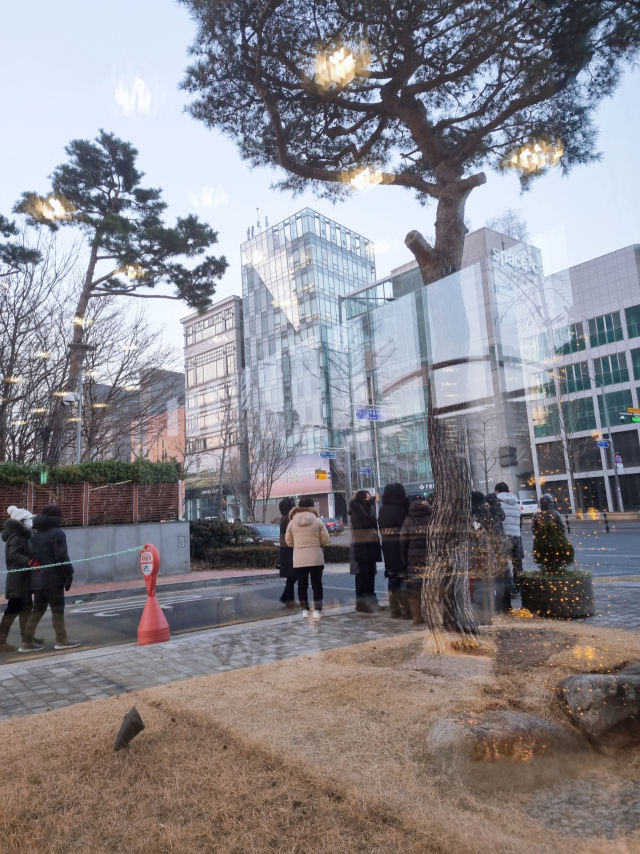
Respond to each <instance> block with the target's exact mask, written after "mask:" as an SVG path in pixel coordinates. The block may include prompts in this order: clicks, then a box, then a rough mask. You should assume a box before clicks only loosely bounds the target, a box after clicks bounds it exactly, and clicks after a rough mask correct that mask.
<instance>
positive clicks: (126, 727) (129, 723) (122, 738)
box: [113, 706, 144, 750]
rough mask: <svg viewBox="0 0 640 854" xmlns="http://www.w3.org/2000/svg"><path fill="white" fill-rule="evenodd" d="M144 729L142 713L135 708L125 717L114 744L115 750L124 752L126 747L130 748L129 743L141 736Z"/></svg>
mask: <svg viewBox="0 0 640 854" xmlns="http://www.w3.org/2000/svg"><path fill="white" fill-rule="evenodd" d="M143 729H144V722H143V720H142V718H141V717H140V712H139V711H138V710H137V709H136V707H135V706H133V707H132V708H131V709H130V710H129V711H128V712H127V714H126V715H125V716H124V720H123V721H122V726H121V727H120V730H119V732H118V735H117V736H116V740H115V741H114V742H113V749H114V750H122V749H123V748H124V747H129V742H130V741H133V739H134V738H135V737H136V736H137V735H139V733H141V732H142V730H143Z"/></svg>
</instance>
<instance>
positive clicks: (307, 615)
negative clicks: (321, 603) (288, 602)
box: [302, 609, 311, 617]
mask: <svg viewBox="0 0 640 854" xmlns="http://www.w3.org/2000/svg"><path fill="white" fill-rule="evenodd" d="M302 616H303V617H310V616H311V611H307V610H306V609H305V610H304V611H303V612H302Z"/></svg>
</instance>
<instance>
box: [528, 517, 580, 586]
mask: <svg viewBox="0 0 640 854" xmlns="http://www.w3.org/2000/svg"><path fill="white" fill-rule="evenodd" d="M533 560H534V563H537V564H539V565H540V566H542V567H543V570H544V572H546V573H547V575H561V574H562V573H563V570H564V568H565V567H567V566H570V565H571V564H572V563H575V553H574V548H573V546H572V545H571V543H570V542H569V541H568V540H567V538H566V536H565V533H564V531H563V530H562V528H561V527H560V526H559V525H556V524H555V522H544V523H543V524H542V525H540V527H539V528H538V530H537V531H536V533H535V536H534V538H533Z"/></svg>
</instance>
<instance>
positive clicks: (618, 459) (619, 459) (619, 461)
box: [616, 454, 622, 466]
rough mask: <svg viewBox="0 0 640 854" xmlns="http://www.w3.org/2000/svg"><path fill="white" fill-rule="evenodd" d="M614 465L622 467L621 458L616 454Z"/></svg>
mask: <svg viewBox="0 0 640 854" xmlns="http://www.w3.org/2000/svg"><path fill="white" fill-rule="evenodd" d="M616 465H618V466H621V465H622V457H621V456H620V454H616Z"/></svg>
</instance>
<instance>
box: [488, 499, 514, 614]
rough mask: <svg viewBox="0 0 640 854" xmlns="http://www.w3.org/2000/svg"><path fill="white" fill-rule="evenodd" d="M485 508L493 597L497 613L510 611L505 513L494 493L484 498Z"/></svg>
mask: <svg viewBox="0 0 640 854" xmlns="http://www.w3.org/2000/svg"><path fill="white" fill-rule="evenodd" d="M485 500H486V502H487V506H488V507H489V513H490V514H491V533H490V535H489V540H490V543H491V546H492V548H493V556H494V579H493V596H494V602H495V606H496V610H497V611H510V610H511V594H510V592H509V561H508V560H507V538H506V536H505V533H504V525H503V524H502V523H503V522H504V520H505V512H504V508H503V506H502V502H501V501H500V499H499V498H498V495H497V493H496V492H490V493H489V494H488V495H487V496H486V499H485Z"/></svg>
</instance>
